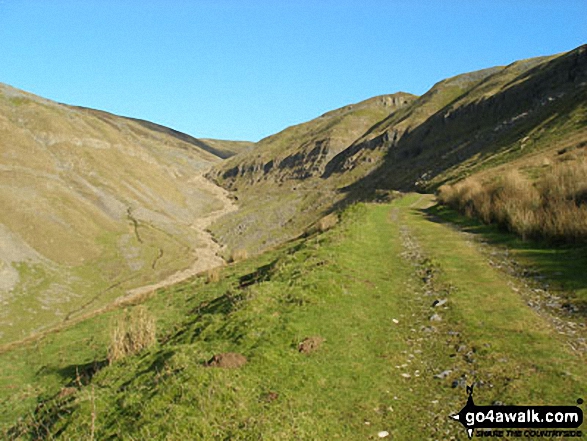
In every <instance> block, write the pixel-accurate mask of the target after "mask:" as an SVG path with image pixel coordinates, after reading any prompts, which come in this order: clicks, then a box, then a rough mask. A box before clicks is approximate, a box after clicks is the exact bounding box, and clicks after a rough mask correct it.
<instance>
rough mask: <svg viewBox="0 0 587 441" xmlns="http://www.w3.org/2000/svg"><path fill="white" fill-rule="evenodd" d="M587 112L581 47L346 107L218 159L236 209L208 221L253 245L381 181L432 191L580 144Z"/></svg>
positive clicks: (585, 52)
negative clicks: (415, 92) (237, 203)
mask: <svg viewBox="0 0 587 441" xmlns="http://www.w3.org/2000/svg"><path fill="white" fill-rule="evenodd" d="M366 115H368V116H366ZM586 115H587V46H581V47H579V48H577V49H575V50H573V51H570V52H567V53H563V54H559V55H553V56H548V57H539V58H533V59H528V60H522V61H518V62H515V63H513V64H511V65H509V66H498V67H492V68H488V69H484V70H480V71H476V72H471V73H465V74H462V75H458V76H456V77H453V78H449V79H445V80H443V81H440V82H439V83H437V84H436V85H434V86H433V87H432V88H431V89H430V90H429V91H428V92H427V93H425V94H424V95H422V96H421V97H415V96H412V95H408V94H403V93H400V94H396V95H388V96H384V97H378V98H373V99H371V100H367V101H364V102H363V103H360V104H357V105H353V106H347V107H345V108H342V109H338V110H336V111H333V112H330V113H327V114H326V115H323V116H322V117H320V118H317V119H315V120H312V121H310V122H308V123H304V124H300V125H298V126H294V127H290V128H288V129H286V130H284V131H283V132H281V133H278V134H276V135H273V136H271V137H269V138H266V139H264V140H262V141H260V142H259V143H258V145H257V148H256V149H255V150H253V151H250V152H245V153H242V154H240V155H236V156H235V157H233V158H231V159H230V160H228V161H226V162H224V163H222V164H218V165H217V166H216V167H215V168H214V169H213V171H212V172H211V173H210V174H209V176H210V177H211V178H213V179H214V180H216V182H218V183H219V184H220V185H222V186H224V187H225V188H227V189H230V190H233V191H235V194H236V197H237V198H238V199H239V200H240V201H241V210H239V212H237V213H234V214H233V215H231V216H229V217H227V218H225V219H223V220H222V221H220V222H218V223H217V224H216V225H215V226H214V227H213V231H214V233H215V234H216V235H217V236H218V237H219V238H220V239H221V240H222V241H224V242H225V243H228V244H229V248H244V249H249V250H252V251H258V250H261V249H264V248H267V247H270V246H272V245H273V244H276V243H279V242H280V241H281V240H283V239H284V238H287V237H293V236H295V235H296V234H300V233H301V232H302V231H303V230H304V228H306V227H307V226H308V225H310V224H311V223H312V222H315V221H316V220H317V219H318V218H319V217H320V216H323V215H325V214H327V213H328V212H329V211H331V210H333V209H335V208H336V207H338V206H341V205H344V204H346V203H348V202H352V201H355V200H360V199H364V198H372V197H374V195H375V194H377V193H381V191H384V192H385V191H390V190H425V191H434V190H435V189H436V188H437V187H438V186H439V185H441V184H443V183H446V182H454V181H456V180H459V179H461V178H463V177H465V176H467V175H470V174H472V173H475V172H478V171H481V170H484V169H489V168H491V167H494V166H497V165H500V164H504V163H508V162H512V161H515V160H516V159H519V158H524V157H527V156H528V155H530V154H538V153H540V152H542V153H540V154H545V152H551V153H550V155H551V156H552V155H555V156H556V151H558V150H561V149H567V150H568V149H571V150H572V149H576V148H580V149H583V150H584V149H585V141H586V140H587V117H586ZM359 121H360V122H359Z"/></svg>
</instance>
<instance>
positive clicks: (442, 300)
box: [432, 299, 448, 308]
mask: <svg viewBox="0 0 587 441" xmlns="http://www.w3.org/2000/svg"><path fill="white" fill-rule="evenodd" d="M446 302H448V299H440V300H438V299H436V300H434V302H432V306H433V307H436V308H438V307H440V306H442V305H444V304H445V303H446Z"/></svg>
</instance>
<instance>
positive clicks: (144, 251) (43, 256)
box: [0, 85, 248, 342]
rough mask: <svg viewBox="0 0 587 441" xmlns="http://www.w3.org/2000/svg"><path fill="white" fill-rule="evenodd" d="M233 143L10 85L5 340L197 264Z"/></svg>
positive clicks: (5, 119)
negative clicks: (212, 174) (213, 170)
mask: <svg viewBox="0 0 587 441" xmlns="http://www.w3.org/2000/svg"><path fill="white" fill-rule="evenodd" d="M242 147H244V148H246V147H248V144H247V143H245V144H244V145H243V146H242ZM235 148H236V149H238V148H239V144H238V143H230V144H229V145H223V144H222V142H219V141H216V142H215V145H214V146H211V145H210V143H206V142H204V141H201V140H197V139H195V138H192V137H190V136H188V135H185V134H181V133H179V132H175V131H173V130H171V129H167V128H164V127H161V126H157V125H155V124H152V123H147V122H145V121H140V120H132V119H129V118H122V117H118V116H115V115H111V114H108V113H105V112H99V111H94V110H90V109H83V108H76V107H70V106H66V105H61V104H58V103H55V102H52V101H49V100H45V99H43V98H40V97H37V96H34V95H32V94H28V93H25V92H22V91H20V90H17V89H14V88H12V87H9V86H6V85H1V86H0V206H1V207H2V210H0V302H1V303H2V308H1V309H0V311H1V312H0V342H7V341H11V340H14V339H18V338H22V337H24V336H26V335H28V334H29V333H30V332H32V331H35V330H38V329H40V328H43V327H46V326H48V325H51V324H55V323H58V322H60V321H63V320H67V319H69V318H72V317H73V316H75V315H76V314H79V313H82V312H86V311H88V310H89V309H93V308H96V307H98V306H100V305H103V304H104V303H106V302H108V301H111V300H112V299H114V298H116V297H118V296H120V295H122V294H124V293H125V290H126V289H128V288H131V287H136V286H140V285H143V284H145V283H147V282H155V281H158V280H159V279H161V278H164V277H166V276H168V275H170V274H171V273H173V272H175V271H178V270H181V269H184V268H186V267H189V266H190V265H192V263H193V261H194V260H195V259H197V258H198V249H199V247H202V246H205V245H207V242H208V240H207V238H204V237H203V236H202V231H201V229H198V228H195V227H194V222H195V219H198V218H201V217H203V216H206V215H208V214H209V213H211V212H214V211H215V210H220V209H222V208H223V207H224V205H225V204H224V202H223V201H221V200H219V198H218V197H217V195H216V194H214V193H213V192H211V191H210V190H209V189H207V188H206V187H203V186H202V185H200V181H196V180H194V178H195V177H196V176H198V175H200V174H201V173H202V172H203V171H205V170H206V169H208V168H209V167H210V166H211V165H212V164H215V163H217V162H218V161H219V160H220V157H219V155H221V156H227V155H230V154H231V152H233V151H234V149H235Z"/></svg>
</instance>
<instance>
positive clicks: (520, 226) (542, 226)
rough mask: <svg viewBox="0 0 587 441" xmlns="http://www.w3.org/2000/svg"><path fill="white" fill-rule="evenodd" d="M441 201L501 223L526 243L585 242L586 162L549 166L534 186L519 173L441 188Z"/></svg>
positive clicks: (469, 213)
mask: <svg viewBox="0 0 587 441" xmlns="http://www.w3.org/2000/svg"><path fill="white" fill-rule="evenodd" d="M439 200H440V201H441V203H443V204H445V205H448V206H450V207H452V208H454V209H456V210H458V211H460V212H461V213H464V214H465V215H466V216H469V217H475V218H478V219H480V220H482V221H483V222H485V223H497V224H499V225H501V226H502V227H504V228H507V229H508V230H509V231H512V232H514V233H516V234H518V235H520V236H521V237H522V238H523V239H527V238H541V239H547V240H549V241H554V242H566V243H575V242H585V241H587V159H586V158H584V157H583V158H578V159H577V160H575V161H567V162H564V163H557V164H555V165H552V166H549V168H548V171H546V172H545V173H544V174H542V176H541V177H540V178H538V179H536V180H535V181H534V182H532V181H530V180H529V179H528V178H526V177H525V176H524V175H522V174H521V173H520V172H519V171H517V170H511V171H509V172H507V173H506V174H504V175H502V176H499V177H496V178H493V179H490V180H486V181H481V180H480V179H478V178H475V177H471V178H467V179H465V180H463V181H461V182H458V183H456V184H454V185H444V186H442V187H440V189H439Z"/></svg>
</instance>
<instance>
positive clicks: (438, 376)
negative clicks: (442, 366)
mask: <svg viewBox="0 0 587 441" xmlns="http://www.w3.org/2000/svg"><path fill="white" fill-rule="evenodd" d="M451 373H452V370H451V369H447V370H445V371H442V372H441V373H440V374H436V375H435V376H434V378H438V379H440V380H442V379H444V378H446V377H448V376H449V375H450V374H451Z"/></svg>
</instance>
